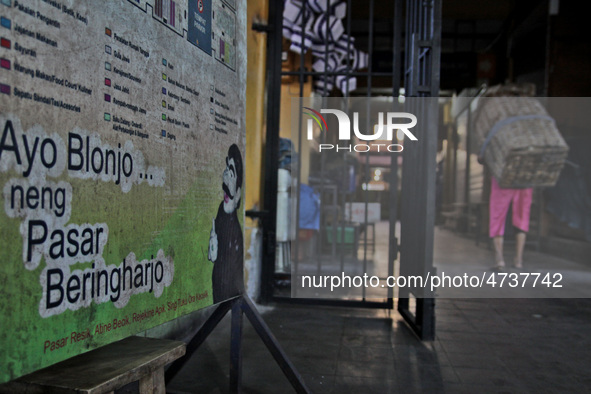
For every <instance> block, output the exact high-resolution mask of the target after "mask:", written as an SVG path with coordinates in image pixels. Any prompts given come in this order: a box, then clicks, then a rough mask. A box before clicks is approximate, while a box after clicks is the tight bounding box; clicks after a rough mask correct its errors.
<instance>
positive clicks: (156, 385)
mask: <svg viewBox="0 0 591 394" xmlns="http://www.w3.org/2000/svg"><path fill="white" fill-rule="evenodd" d="M165 393H166V387H165V383H164V367H161V368H158V369H157V370H155V371H154V372H152V373H151V374H150V375H146V376H144V377H142V378H141V379H140V394H165Z"/></svg>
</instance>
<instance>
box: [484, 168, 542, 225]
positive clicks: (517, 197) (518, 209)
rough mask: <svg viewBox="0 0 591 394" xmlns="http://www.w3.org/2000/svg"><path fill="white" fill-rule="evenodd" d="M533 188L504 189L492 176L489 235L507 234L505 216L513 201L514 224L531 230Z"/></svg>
mask: <svg viewBox="0 0 591 394" xmlns="http://www.w3.org/2000/svg"><path fill="white" fill-rule="evenodd" d="M532 194H533V189H532V188H528V189H502V188H501V187H500V186H499V184H498V182H497V180H496V179H495V178H494V177H492V184H491V190H490V205H489V213H490V223H489V235H490V236H491V237H498V236H502V235H503V234H505V217H506V216H507V212H508V211H509V205H511V202H513V210H512V211H513V218H512V220H513V226H515V227H517V228H518V229H520V230H522V231H525V232H527V231H528V230H529V213H530V208H531V201H532Z"/></svg>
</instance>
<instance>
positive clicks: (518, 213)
mask: <svg viewBox="0 0 591 394" xmlns="http://www.w3.org/2000/svg"><path fill="white" fill-rule="evenodd" d="M532 196H533V189H531V188H529V189H522V190H520V191H519V193H517V194H516V196H515V197H514V199H513V218H512V219H513V226H515V227H516V228H517V230H518V231H517V234H516V235H515V259H514V260H513V266H514V267H515V268H522V267H523V250H524V248H525V239H526V237H527V235H526V233H527V231H528V230H529V218H530V211H531V203H532Z"/></svg>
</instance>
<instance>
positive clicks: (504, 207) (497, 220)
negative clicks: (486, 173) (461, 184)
mask: <svg viewBox="0 0 591 394" xmlns="http://www.w3.org/2000/svg"><path fill="white" fill-rule="evenodd" d="M511 198H512V192H511V191H510V190H506V189H501V188H500V187H499V184H498V183H497V180H496V179H495V178H494V177H493V178H492V181H491V191H490V204H489V236H490V237H491V238H492V240H493V246H494V249H495V267H494V268H502V267H504V266H505V259H504V258H503V234H504V233H505V217H506V216H507V211H508V210H509V205H510V204H511Z"/></svg>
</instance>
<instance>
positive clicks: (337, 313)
mask: <svg viewBox="0 0 591 394" xmlns="http://www.w3.org/2000/svg"><path fill="white" fill-rule="evenodd" d="M446 236H447V237H452V238H453V237H454V236H453V235H450V234H446ZM449 239H450V238H448V241H449ZM453 240H454V242H456V243H461V242H472V241H468V240H465V239H462V238H454V239H453ZM460 249H461V248H460ZM466 250H469V248H468V247H467V248H466ZM484 255H486V253H484ZM532 256H533V257H536V258H539V257H540V256H536V255H535V254H534V255H532V254H531V253H530V257H532ZM458 258H459V257H458ZM483 264H484V263H483ZM554 264H558V263H554ZM564 264H572V263H570V262H566V261H565V262H564ZM261 311H262V312H263V317H264V319H265V321H266V322H267V324H268V325H269V326H270V328H271V330H272V332H273V333H274V335H275V336H276V337H277V339H278V340H279V342H280V343H281V345H282V347H283V349H284V350H285V352H286V353H287V354H288V356H289V357H290V359H291V361H292V362H293V363H294V365H295V366H296V368H297V369H298V371H299V372H300V373H301V374H302V376H303V378H304V380H305V382H306V384H307V385H308V387H309V388H310V390H311V391H312V392H314V393H394V392H401V393H439V392H449V393H528V392H531V393H554V392H555V393H567V392H568V393H571V392H591V372H590V368H591V335H590V334H591V300H589V299H539V298H538V299H484V298H481V299H438V300H437V302H436V332H437V334H436V339H435V341H432V342H421V341H420V340H418V339H417V338H416V337H415V335H414V334H413V333H412V332H411V330H410V329H409V328H408V326H407V325H406V324H405V323H404V322H403V321H402V318H401V317H400V315H399V314H398V313H397V312H396V311H395V310H393V311H386V310H368V309H345V308H328V307H319V306H295V305H286V304H280V305H275V306H273V307H271V308H270V307H261ZM229 326H230V319H229V316H227V317H226V318H225V319H224V320H223V321H222V322H221V323H220V326H219V328H218V329H217V330H216V331H214V333H212V334H211V336H210V337H209V338H208V340H207V341H206V342H205V344H204V345H202V347H201V348H200V349H199V350H198V351H197V352H196V353H195V354H194V356H193V357H192V358H191V359H190V361H189V362H188V363H187V365H186V366H185V368H184V369H183V370H182V371H181V372H180V373H179V375H178V376H177V377H176V378H175V379H174V380H173V381H172V382H171V383H170V384H169V386H168V390H169V392H171V393H224V392H227V391H228V384H229V383H228V371H229V345H230V332H229V331H230V329H229ZM243 351H244V360H243V391H244V392H245V393H288V392H293V389H292V388H291V386H290V385H289V383H288V381H287V379H286V378H285V377H284V376H283V374H282V372H281V370H280V369H279V367H278V366H277V365H276V364H275V362H274V361H273V359H272V357H271V355H270V354H269V352H268V351H267V349H266V348H265V346H264V345H263V344H262V342H261V341H260V339H259V338H258V337H257V335H256V333H255V332H254V330H253V329H252V327H250V325H249V323H248V322H246V320H245V329H244V342H243Z"/></svg>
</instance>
